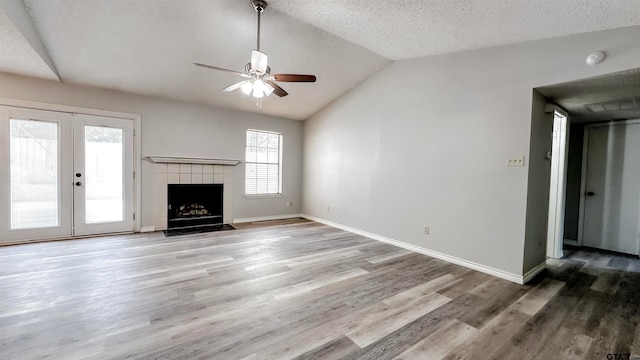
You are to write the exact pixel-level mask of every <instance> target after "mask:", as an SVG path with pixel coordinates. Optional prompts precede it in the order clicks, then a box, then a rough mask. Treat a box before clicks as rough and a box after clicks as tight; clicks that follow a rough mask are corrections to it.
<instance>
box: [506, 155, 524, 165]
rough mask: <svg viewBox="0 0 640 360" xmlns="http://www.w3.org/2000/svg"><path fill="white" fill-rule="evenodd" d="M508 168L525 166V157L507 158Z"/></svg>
mask: <svg viewBox="0 0 640 360" xmlns="http://www.w3.org/2000/svg"><path fill="white" fill-rule="evenodd" d="M507 166H508V167H516V166H524V155H516V156H509V157H507Z"/></svg>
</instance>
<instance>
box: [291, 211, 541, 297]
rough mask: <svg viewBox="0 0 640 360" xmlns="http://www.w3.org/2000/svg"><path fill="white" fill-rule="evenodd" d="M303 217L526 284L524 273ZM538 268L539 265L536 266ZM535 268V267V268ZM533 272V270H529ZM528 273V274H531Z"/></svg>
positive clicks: (306, 216)
mask: <svg viewBox="0 0 640 360" xmlns="http://www.w3.org/2000/svg"><path fill="white" fill-rule="evenodd" d="M300 216H301V217H303V218H305V219H308V220H312V221H315V222H318V223H321V224H325V225H329V226H332V227H335V228H338V229H342V230H345V231H348V232H351V233H354V234H358V235H361V236H364V237H367V238H369V239H373V240H378V241H382V242H385V243H388V244H391V245H395V246H398V247H401V248H404V249H407V250H410V251H413V252H417V253H419V254H423V255H427V256H431V257H434V258H436V259H440V260H444V261H447V262H450V263H452V264H456V265H460V266H464V267H466V268H469V269H472V270H477V271H480V272H483V273H485V274H489V275H493V276H496V277H499V278H502V279H505V280H509V281H511V282H514V283H517V284H524V283H525V277H524V276H522V275H517V274H513V273H510V272H507V271H504V270H500V269H496V268H493V267H490V266H486V265H482V264H478V263H475V262H472V261H468V260H465V259H461V258H458V257H455V256H451V255H447V254H443V253H441V252H437V251H433V250H429V249H425V248H422V247H419V246H415V245H412V244H407V243H405V242H402V241H398V240H394V239H390V238H388V237H384V236H380V235H377V234H373V233H370V232H367V231H363V230H359V229H355V228H352V227H350V226H346V225H342V224H338V223H335V222H333V221H329V220H325V219H321V218H317V217H315V216H311V215H307V214H300ZM536 269H537V267H536ZM534 270H535V269H534ZM529 273H531V271H530V272H529ZM529 273H527V275H528V274H529Z"/></svg>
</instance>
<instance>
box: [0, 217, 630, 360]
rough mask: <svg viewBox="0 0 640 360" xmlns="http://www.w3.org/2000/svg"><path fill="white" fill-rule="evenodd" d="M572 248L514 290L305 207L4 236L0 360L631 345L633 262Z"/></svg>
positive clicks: (335, 355) (404, 355)
mask: <svg viewBox="0 0 640 360" xmlns="http://www.w3.org/2000/svg"><path fill="white" fill-rule="evenodd" d="M566 253H567V257H566V259H562V260H557V261H553V262H549V264H548V269H547V271H546V272H545V273H544V274H542V275H541V276H539V277H537V278H536V279H534V281H532V282H531V283H530V284H527V285H524V286H520V285H517V284H513V283H510V282H508V281H505V280H502V279H498V278H495V277H492V276H490V275H486V274H482V273H479V272H476V271H472V270H469V269H466V268H463V267H460V266H457V265H453V264H449V263H446V262H444V261H441V260H437V259H434V258H430V257H428V256H424V255H420V254H416V253H412V252H410V251H406V250H404V249H399V248H396V247H393V246H390V245H388V244H384V243H381V242H377V241H374V240H370V239H367V238H364V237H361V236H358V235H354V234H351V233H348V232H345V231H342V230H339V229H335V228H331V227H328V226H325V225H321V224H318V223H314V222H311V221H307V220H303V219H292V220H285V221H273V222H265V223H254V224H244V225H240V226H239V228H238V230H234V231H224V232H213V233H205V234H194V235H183V236H175V237H168V238H167V237H164V236H163V235H162V233H152V234H135V235H126V236H110V237H100V238H91V239H82V240H71V241H57V242H49V243H38V244H28V245H17V246H6V247H0V359H551V358H562V359H565V358H566V359H607V355H608V354H630V355H631V356H638V355H640V327H639V326H638V322H639V321H640V306H639V305H640V291H638V285H640V260H639V259H638V258H637V257H631V256H623V255H616V254H605V255H602V254H597V253H595V252H592V251H589V250H568V251H567V252H566ZM621 358H622V357H621Z"/></svg>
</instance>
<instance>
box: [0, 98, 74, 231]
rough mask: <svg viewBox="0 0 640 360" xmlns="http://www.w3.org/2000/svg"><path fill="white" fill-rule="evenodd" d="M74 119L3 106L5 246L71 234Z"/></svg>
mask: <svg viewBox="0 0 640 360" xmlns="http://www.w3.org/2000/svg"><path fill="white" fill-rule="evenodd" d="M71 116H72V115H71V114H69V113H61V112H53V111H41V110H32V109H23V108H13V107H5V106H0V149H1V150H0V164H1V166H0V243H11V242H15V241H16V240H20V241H23V240H32V239H42V238H53V237H64V236H69V235H71V233H72V215H71V214H72V210H71V209H72V207H71V198H72V188H71V186H69V184H71V170H72V158H71V157H70V156H68V152H69V151H70V146H69V144H71V132H72V129H71Z"/></svg>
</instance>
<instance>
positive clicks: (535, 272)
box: [521, 261, 547, 284]
mask: <svg viewBox="0 0 640 360" xmlns="http://www.w3.org/2000/svg"><path fill="white" fill-rule="evenodd" d="M546 268H547V262H546V261H545V262H542V263H540V264H538V266H536V267H534V268H533V269H531V270H529V271H527V273H526V274H524V276H523V277H522V283H521V284H526V283H528V282H529V281H531V279H533V278H534V277H536V275H538V274H540V273H541V272H542V271H543V270H544V269H546Z"/></svg>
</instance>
